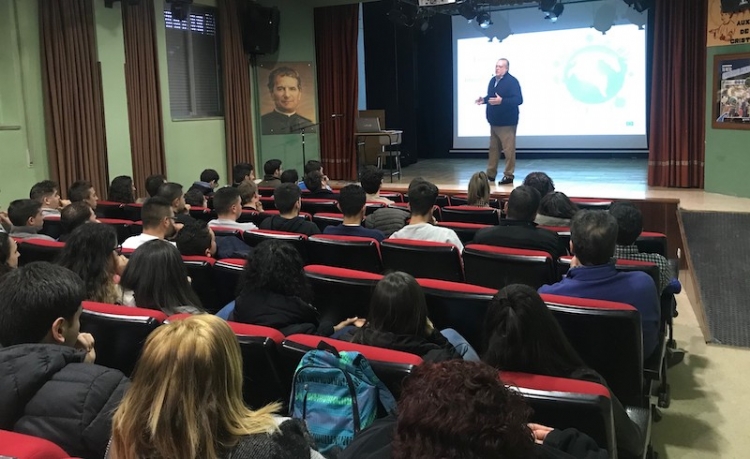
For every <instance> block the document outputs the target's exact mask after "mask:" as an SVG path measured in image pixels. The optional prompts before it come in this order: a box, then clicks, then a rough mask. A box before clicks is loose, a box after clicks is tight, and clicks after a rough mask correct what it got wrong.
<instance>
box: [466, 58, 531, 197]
mask: <svg viewBox="0 0 750 459" xmlns="http://www.w3.org/2000/svg"><path fill="white" fill-rule="evenodd" d="M509 68H510V63H509V62H508V59H505V58H503V59H499V60H498V61H497V63H495V76H494V77H492V79H491V80H490V83H489V84H488V85H487V95H486V96H483V97H482V96H480V97H479V98H477V100H476V104H477V105H484V104H486V105H487V122H489V123H490V151H489V161H488V162H487V176H488V177H489V179H490V180H491V181H494V180H495V176H496V175H497V163H498V162H499V161H500V150H502V151H503V153H505V172H504V173H503V178H502V180H500V182H499V184H500V185H507V184H510V183H513V173H514V172H515V169H516V128H517V127H518V106H519V105H521V104H522V103H523V95H522V94H521V85H519V84H518V80H517V79H516V78H515V77H514V76H513V75H511V74H510V73H508V69H509Z"/></svg>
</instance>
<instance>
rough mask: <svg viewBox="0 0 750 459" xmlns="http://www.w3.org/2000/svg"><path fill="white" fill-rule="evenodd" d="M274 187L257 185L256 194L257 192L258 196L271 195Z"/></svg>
mask: <svg viewBox="0 0 750 459" xmlns="http://www.w3.org/2000/svg"><path fill="white" fill-rule="evenodd" d="M275 189H276V188H274V187H271V186H259V187H258V194H259V195H260V196H262V197H269V196H273V191H274V190H275Z"/></svg>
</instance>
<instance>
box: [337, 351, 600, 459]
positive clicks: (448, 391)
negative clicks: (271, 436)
mask: <svg viewBox="0 0 750 459" xmlns="http://www.w3.org/2000/svg"><path fill="white" fill-rule="evenodd" d="M397 411H398V415H397V416H398V417H397V419H396V418H395V417H394V416H389V417H386V418H383V419H381V420H378V421H375V423H374V424H373V425H372V426H371V427H370V428H369V429H366V430H364V431H362V432H361V433H360V434H359V435H358V436H357V437H355V440H354V441H353V442H352V443H351V444H350V445H349V446H348V447H347V449H345V450H344V452H343V454H342V455H341V456H339V459H349V458H357V459H376V458H377V459H381V458H382V459H385V458H393V459H407V458H408V459H434V458H441V459H487V458H493V459H496V458H497V459H527V458H570V457H579V458H591V459H593V458H597V459H599V458H606V457H608V456H607V452H606V451H605V450H601V449H599V447H598V446H597V445H596V442H594V440H592V439H591V438H589V437H587V436H586V435H583V434H581V433H579V432H577V431H576V430H574V429H566V430H562V431H560V430H555V429H552V428H550V427H545V426H542V425H538V424H527V422H528V419H529V416H530V415H531V410H530V409H529V407H528V406H526V404H525V403H524V401H523V399H522V398H521V396H520V395H518V394H517V393H516V392H514V391H512V390H511V389H508V388H507V387H505V385H504V384H503V382H502V381H501V380H500V378H498V373H497V370H495V369H494V368H492V367H490V366H488V365H485V364H483V363H479V362H467V361H465V360H450V361H447V362H441V363H434V364H432V363H424V364H422V365H419V366H418V367H416V368H415V369H414V371H413V372H412V374H411V375H410V376H409V377H407V378H406V380H405V382H404V388H403V392H402V393H401V398H400V399H399V402H398V410H397ZM394 424H395V425H394ZM573 451H575V456H571V455H569V454H567V452H573Z"/></svg>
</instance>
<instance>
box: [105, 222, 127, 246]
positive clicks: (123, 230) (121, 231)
mask: <svg viewBox="0 0 750 459" xmlns="http://www.w3.org/2000/svg"><path fill="white" fill-rule="evenodd" d="M99 223H102V224H104V225H108V226H111V227H112V228H114V230H115V232H116V233H117V242H118V243H119V244H122V243H123V242H125V239H127V238H129V237H130V236H132V235H133V229H132V228H131V227H132V225H133V222H131V221H130V220H122V219H119V218H100V219H99Z"/></svg>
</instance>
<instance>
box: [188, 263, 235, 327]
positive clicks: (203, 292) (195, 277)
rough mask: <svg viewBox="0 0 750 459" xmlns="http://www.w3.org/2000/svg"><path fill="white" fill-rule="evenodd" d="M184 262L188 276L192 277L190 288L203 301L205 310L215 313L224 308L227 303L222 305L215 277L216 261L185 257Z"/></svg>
mask: <svg viewBox="0 0 750 459" xmlns="http://www.w3.org/2000/svg"><path fill="white" fill-rule="evenodd" d="M182 261H183V263H184V264H185V268H187V273H188V276H190V286H191V287H192V288H193V291H194V292H195V294H196V295H198V298H199V299H200V300H201V305H203V309H205V310H206V311H208V312H210V313H215V312H216V311H218V310H219V309H221V308H222V307H224V305H225V304H226V303H221V300H220V298H219V293H218V291H217V288H216V287H217V286H216V279H215V277H214V263H216V260H215V259H213V258H211V257H201V256H184V255H183V257H182Z"/></svg>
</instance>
